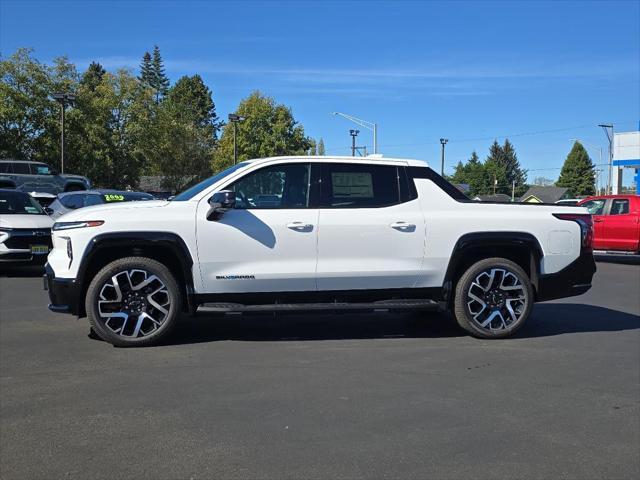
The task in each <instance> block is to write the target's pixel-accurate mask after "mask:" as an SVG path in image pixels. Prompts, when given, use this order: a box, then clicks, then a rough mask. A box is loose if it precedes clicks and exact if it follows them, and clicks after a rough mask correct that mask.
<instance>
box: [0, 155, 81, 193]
mask: <svg viewBox="0 0 640 480" xmlns="http://www.w3.org/2000/svg"><path fill="white" fill-rule="evenodd" d="M0 188H13V189H16V190H19V191H21V192H32V191H35V192H45V193H52V194H54V195H57V194H58V193H60V192H73V191H78V190H89V188H91V182H89V179H88V178H86V177H81V176H80V175H67V174H64V175H63V174H60V173H58V172H57V171H56V169H54V168H52V167H50V166H49V165H47V164H46V163H41V162H28V161H22V160H0Z"/></svg>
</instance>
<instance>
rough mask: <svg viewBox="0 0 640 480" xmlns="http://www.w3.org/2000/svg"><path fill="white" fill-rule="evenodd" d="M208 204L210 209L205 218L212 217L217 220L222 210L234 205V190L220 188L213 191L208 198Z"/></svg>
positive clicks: (224, 210) (229, 208)
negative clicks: (217, 190)
mask: <svg viewBox="0 0 640 480" xmlns="http://www.w3.org/2000/svg"><path fill="white" fill-rule="evenodd" d="M209 206H210V207H211V211H210V212H209V215H208V217H207V218H210V217H213V220H217V219H218V218H219V217H220V215H222V214H223V213H224V212H226V211H227V210H231V209H232V208H234V207H235V206H236V192H233V191H231V190H222V191H220V192H216V193H214V194H213V196H212V197H211V198H210V199H209ZM210 219H211V218H210Z"/></svg>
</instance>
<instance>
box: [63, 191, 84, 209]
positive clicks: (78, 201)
mask: <svg viewBox="0 0 640 480" xmlns="http://www.w3.org/2000/svg"><path fill="white" fill-rule="evenodd" d="M84 197H85V195H84V194H82V193H76V194H74V195H65V196H64V197H62V198H60V203H62V205H64V206H65V207H66V208H69V209H71V210H75V209H76V208H82V207H84Z"/></svg>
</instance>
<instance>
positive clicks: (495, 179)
mask: <svg viewBox="0 0 640 480" xmlns="http://www.w3.org/2000/svg"><path fill="white" fill-rule="evenodd" d="M497 186H498V177H496V174H495V173H494V174H493V194H494V195H495V194H496V187H497Z"/></svg>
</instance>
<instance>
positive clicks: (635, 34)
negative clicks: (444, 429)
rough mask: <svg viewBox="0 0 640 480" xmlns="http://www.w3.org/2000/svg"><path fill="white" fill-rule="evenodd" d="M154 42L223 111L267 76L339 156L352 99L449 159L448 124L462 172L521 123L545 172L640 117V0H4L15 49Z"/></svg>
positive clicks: (393, 151) (126, 57)
mask: <svg viewBox="0 0 640 480" xmlns="http://www.w3.org/2000/svg"><path fill="white" fill-rule="evenodd" d="M154 44H158V45H159V46H160V49H161V52H162V54H163V58H164V60H165V66H166V68H167V73H168V75H169V76H170V78H171V79H172V80H175V79H177V78H178V77H180V76H181V75H191V74H194V73H199V74H200V75H202V77H203V78H204V80H205V82H206V83H207V84H208V85H209V87H210V88H211V89H212V91H213V95H214V101H215V102H216V106H217V112H218V114H219V115H220V116H221V117H224V118H226V115H227V114H228V113H229V112H231V111H233V110H234V109H235V107H236V106H237V104H238V102H239V101H240V99H242V98H243V97H245V96H246V95H248V94H249V93H250V92H251V91H252V90H254V89H259V90H261V91H263V92H264V93H266V94H269V95H272V96H274V97H275V98H276V100H277V101H278V102H281V103H285V104H287V105H289V106H290V107H291V108H292V109H293V112H294V115H295V117H296V118H297V119H298V120H299V121H300V122H302V123H303V124H304V127H305V129H306V132H307V134H308V135H311V136H313V137H315V138H319V137H323V138H324V140H325V144H326V146H327V153H335V154H348V153H349V145H350V137H349V135H348V130H349V128H353V126H352V125H351V124H350V123H349V122H347V121H346V120H343V119H340V118H337V117H333V116H331V115H330V112H332V111H342V112H346V113H350V114H352V115H355V116H358V117H361V118H364V119H367V120H372V121H376V122H377V123H378V124H379V144H380V150H381V152H382V153H384V154H385V155H387V156H402V157H411V158H422V159H425V160H427V161H428V162H430V163H431V164H432V165H434V166H436V165H439V162H440V153H439V149H440V145H439V141H438V139H439V138H440V137H442V136H444V137H448V138H449V139H450V142H449V144H448V145H447V161H446V164H447V171H449V172H451V171H452V166H453V165H454V164H455V163H456V162H457V161H458V160H465V159H466V158H468V157H469V155H470V153H471V151H472V150H474V149H475V150H477V151H478V154H479V155H480V157H481V158H484V157H485V156H486V153H487V151H488V147H489V145H490V143H491V142H492V141H493V139H494V138H498V140H502V139H503V137H504V136H505V135H507V136H509V138H510V140H511V141H512V143H514V145H515V147H516V151H517V153H518V156H519V159H520V162H521V163H522V165H523V166H524V167H525V168H528V169H530V170H532V171H531V173H530V180H532V179H533V177H534V176H545V177H549V178H556V177H557V175H558V173H559V167H560V166H561V165H562V161H563V160H564V158H565V156H566V154H567V153H568V151H569V149H570V146H571V142H570V139H571V138H580V139H582V140H584V142H586V143H587V144H588V145H587V147H588V148H589V149H590V153H591V156H592V158H594V160H595V161H596V163H597V162H598V150H597V147H603V148H604V149H605V151H604V157H605V158H606V146H607V142H606V139H605V136H604V133H603V132H602V131H601V130H600V129H598V128H597V127H596V126H595V125H597V124H598V123H603V122H613V123H614V124H615V125H616V130H618V131H629V130H637V129H638V121H639V120H640V2H638V1H622V2H614V1H607V2H577V1H576V2H523V1H514V2H481V1H477V2H366V1H359V2H267V1H263V2H229V3H226V2H204V1H200V2H124V1H122V2H120V1H109V2H106V1H105V2H100V1H86V2H80V1H77V2H53V1H49V2H47V1H41V2H30V1H19V2H18V1H6V0H1V2H0V52H1V53H2V55H5V56H6V55H9V54H11V53H12V52H13V51H14V50H15V49H16V48H18V47H32V48H34V49H35V55H36V57H37V58H39V59H40V60H41V61H46V62H48V61H50V60H51V59H52V58H54V57H56V56H59V55H67V56H68V57H69V58H70V59H71V60H72V61H73V62H75V63H77V65H78V66H79V67H80V68H85V67H86V65H88V63H89V62H90V61H92V60H98V61H100V62H101V63H102V64H103V65H104V66H105V67H106V68H107V69H110V70H115V69H117V68H120V67H126V68H131V69H134V70H137V67H138V65H139V63H140V58H141V57H142V55H143V54H144V52H145V51H146V50H151V49H152V48H153V45H154ZM360 130H362V131H361V134H360V142H359V143H361V144H367V145H369V147H370V146H371V144H372V139H371V135H370V134H369V133H368V132H366V131H364V130H363V129H360ZM591 145H593V147H592V146H591ZM594 147H596V148H594ZM438 168H439V167H438ZM543 169H546V170H543ZM534 170H535V171H534ZM627 177H628V178H627V179H626V181H625V183H629V181H630V177H631V175H627Z"/></svg>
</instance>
